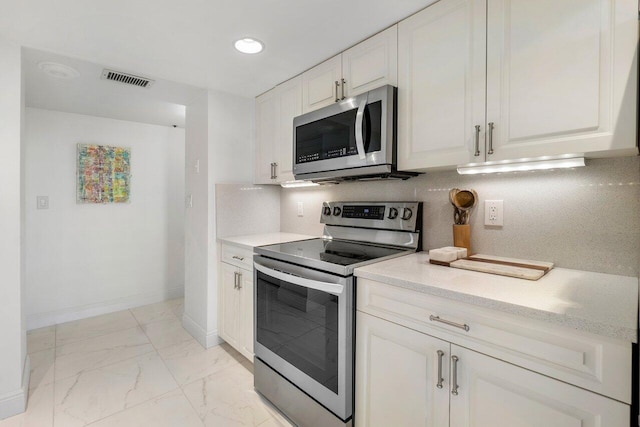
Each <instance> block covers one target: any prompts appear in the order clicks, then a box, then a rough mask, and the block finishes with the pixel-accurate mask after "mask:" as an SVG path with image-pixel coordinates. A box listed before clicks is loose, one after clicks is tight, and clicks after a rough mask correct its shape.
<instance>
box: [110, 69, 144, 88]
mask: <svg viewBox="0 0 640 427" xmlns="http://www.w3.org/2000/svg"><path fill="white" fill-rule="evenodd" d="M102 78H103V79H104V80H112V81H114V82H120V83H125V84H128V85H133V86H138V87H151V85H153V82H154V80H151V79H148V78H146V77H140V76H135V75H133V74H127V73H122V72H120V71H113V70H107V69H104V70H102Z"/></svg>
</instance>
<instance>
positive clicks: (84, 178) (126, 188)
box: [76, 144, 131, 203]
mask: <svg viewBox="0 0 640 427" xmlns="http://www.w3.org/2000/svg"><path fill="white" fill-rule="evenodd" d="M130 159H131V149H130V148H123V147H110V146H108V145H88V144H78V184H77V189H76V191H77V197H76V201H77V203H127V202H129V193H130V181H131V173H130Z"/></svg>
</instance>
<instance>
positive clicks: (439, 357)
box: [436, 350, 444, 388]
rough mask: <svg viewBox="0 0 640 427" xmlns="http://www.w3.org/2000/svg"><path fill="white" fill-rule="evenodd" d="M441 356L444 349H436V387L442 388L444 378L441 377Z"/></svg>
mask: <svg viewBox="0 0 640 427" xmlns="http://www.w3.org/2000/svg"><path fill="white" fill-rule="evenodd" d="M442 356H444V351H442V350H438V384H436V387H438V388H442V382H443V381H444V378H442Z"/></svg>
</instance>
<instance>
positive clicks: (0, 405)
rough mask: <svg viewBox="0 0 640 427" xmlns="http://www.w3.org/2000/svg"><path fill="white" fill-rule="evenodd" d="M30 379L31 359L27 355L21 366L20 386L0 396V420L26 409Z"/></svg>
mask: <svg viewBox="0 0 640 427" xmlns="http://www.w3.org/2000/svg"><path fill="white" fill-rule="evenodd" d="M30 379H31V359H29V356H28V355H27V357H25V358H24V366H23V367H22V386H21V387H20V388H19V389H18V390H15V391H12V392H9V393H6V394H4V395H2V396H0V420H3V419H5V418H9V417H12V416H14V415H18V414H21V413H23V412H24V411H25V410H26V409H27V399H28V397H29V380H30Z"/></svg>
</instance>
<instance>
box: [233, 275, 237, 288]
mask: <svg viewBox="0 0 640 427" xmlns="http://www.w3.org/2000/svg"><path fill="white" fill-rule="evenodd" d="M233 289H238V272H237V271H234V272H233Z"/></svg>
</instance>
